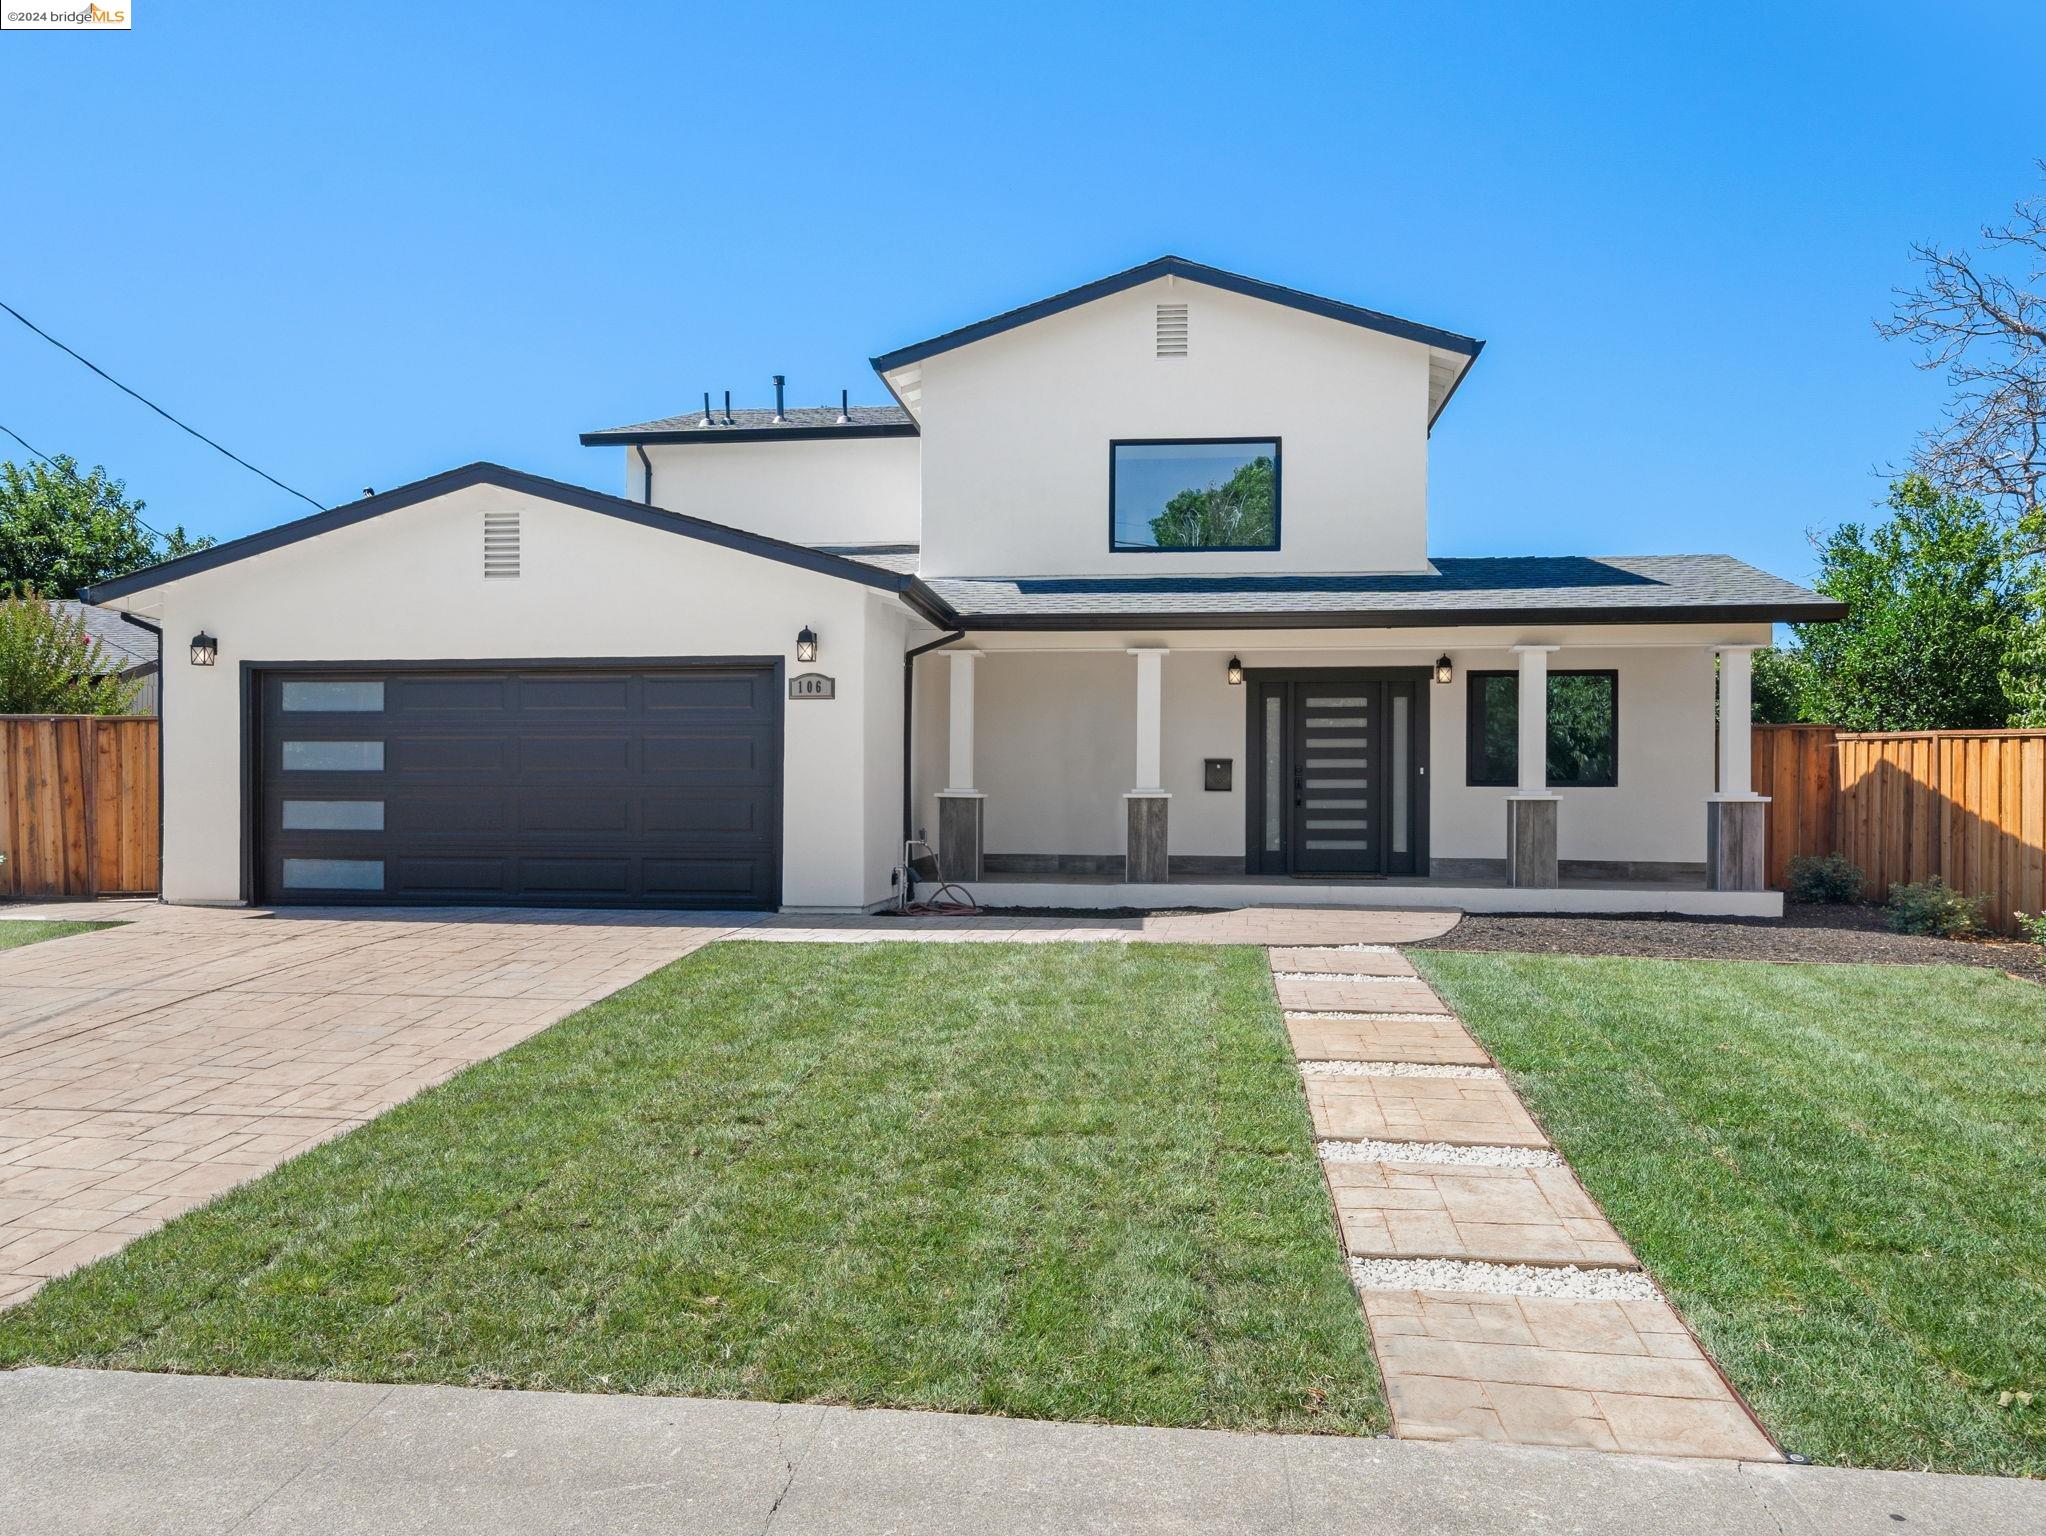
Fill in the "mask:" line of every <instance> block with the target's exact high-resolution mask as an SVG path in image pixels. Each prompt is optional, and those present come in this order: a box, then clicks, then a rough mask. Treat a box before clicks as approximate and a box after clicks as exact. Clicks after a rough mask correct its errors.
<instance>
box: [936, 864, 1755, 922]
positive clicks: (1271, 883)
mask: <svg viewBox="0 0 2046 1536" xmlns="http://www.w3.org/2000/svg"><path fill="white" fill-rule="evenodd" d="M973 893H974V895H975V896H976V897H978V898H979V900H980V903H981V904H982V905H983V906H985V907H994V908H1005V907H1044V908H1087V907H1099V908H1105V909H1114V908H1118V907H1135V908H1147V907H1274V906H1276V907H1354V908H1364V909H1368V910H1374V911H1386V910H1395V909H1397V910H1414V909H1424V910H1434V911H1454V912H1488V913H1496V912H1556V913H1578V914H1589V913H1598V914H1600V915H1610V914H1614V913H1627V914H1643V913H1670V914H1678V915H1682V916H1686V917H1781V916H1782V915H1783V893H1782V892H1781V891H1769V890H1753V891H1731V890H1713V889H1711V888H1710V887H1709V886H1708V885H1707V884H1706V881H1705V877H1704V875H1703V874H1702V873H1698V874H1690V875H1686V874H1670V875H1666V876H1661V877H1650V878H1645V879H1632V880H1628V879H1616V878H1612V877H1609V876H1606V877H1601V876H1596V875H1577V874H1569V873H1565V874H1562V875H1560V876H1559V877H1558V880H1557V883H1556V884H1555V885H1553V886H1546V887H1532V888H1531V887H1524V886H1516V885H1514V884H1512V882H1511V881H1510V880H1509V879H1508V878H1507V876H1506V875H1504V874H1503V873H1502V874H1499V875H1496V876H1492V877H1489V878H1488V877H1485V876H1482V875H1479V876H1473V875H1468V874H1466V875H1394V876H1388V877H1385V878H1383V879H1361V880H1335V879H1318V880H1310V879H1294V878H1290V877H1288V876H1284V875H1240V874H1239V875H1179V876H1176V877H1175V878H1173V879H1172V880H1170V881H1160V882H1153V883H1148V884H1133V883H1131V882H1129V881H1127V880H1124V879H1123V878H1122V877H1121V876H1120V875H1116V874H1099V875H1080V874H1071V873H1065V874H1057V875H1038V874H1014V873H1008V874H1003V873H996V874H988V873H983V874H982V875H981V877H980V879H978V880H976V881H975V882H973Z"/></svg>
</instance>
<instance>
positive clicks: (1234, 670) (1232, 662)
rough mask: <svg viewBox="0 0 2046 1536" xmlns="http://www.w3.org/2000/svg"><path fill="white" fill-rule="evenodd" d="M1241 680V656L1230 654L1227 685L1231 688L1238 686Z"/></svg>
mask: <svg viewBox="0 0 2046 1536" xmlns="http://www.w3.org/2000/svg"><path fill="white" fill-rule="evenodd" d="M1242 682H1243V658H1242V657H1241V656H1231V657H1230V658H1229V686H1230V687H1231V688H1235V687H1239V686H1240V685H1241V684H1242Z"/></svg>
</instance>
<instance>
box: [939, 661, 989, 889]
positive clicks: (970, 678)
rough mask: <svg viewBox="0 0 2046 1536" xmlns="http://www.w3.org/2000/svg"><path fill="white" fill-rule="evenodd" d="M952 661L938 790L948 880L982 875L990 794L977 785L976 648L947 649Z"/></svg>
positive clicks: (943, 862)
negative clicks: (946, 748)
mask: <svg viewBox="0 0 2046 1536" xmlns="http://www.w3.org/2000/svg"><path fill="white" fill-rule="evenodd" d="M944 654H945V655H946V656H947V657H949V658H950V660H951V665H952V707H951V712H950V717H949V723H950V726H951V740H950V746H951V763H950V767H949V768H948V769H947V773H948V776H949V777H948V782H947V784H946V786H945V788H943V789H941V790H939V791H938V873H939V874H940V875H942V876H943V877H944V878H945V879H947V880H978V879H979V878H980V877H981V852H982V849H981V842H982V813H983V810H984V808H985V806H986V804H987V796H986V795H985V794H983V793H982V792H981V791H980V790H978V789H975V788H974V787H973V683H974V666H975V664H976V663H977V662H978V661H979V660H980V652H979V651H975V650H964V651H946V652H945V653H944Z"/></svg>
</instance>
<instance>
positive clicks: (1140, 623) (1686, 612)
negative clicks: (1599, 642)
mask: <svg viewBox="0 0 2046 1536" xmlns="http://www.w3.org/2000/svg"><path fill="white" fill-rule="evenodd" d="M1846 617H1847V606H1846V604H1844V603H1803V604H1783V603H1710V604H1708V603H1700V604H1695V605H1691V606H1686V607H1669V606H1656V607H1631V608H1526V607H1521V608H1471V609H1462V610H1457V611H1453V612H1445V611H1442V610H1436V611H1434V612H1426V613H1424V612H1420V611H1417V610H1415V609H1410V608H1407V609H1352V610H1345V611H1329V610H1308V611H1305V612H1297V611H1296V612H1273V611H1270V610H1253V611H1245V612H1241V613H1094V612H1088V613H1046V614H1040V613H961V614H959V615H958V617H957V619H956V620H955V621H954V622H956V623H957V624H958V625H959V627H960V628H962V629H968V630H1003V629H1008V630H1057V629H1075V630H1099V629H1462V628H1469V627H1472V626H1490V625H1500V624H1820V623H1832V622H1835V621H1837V620H1840V619H1844V618H1846Z"/></svg>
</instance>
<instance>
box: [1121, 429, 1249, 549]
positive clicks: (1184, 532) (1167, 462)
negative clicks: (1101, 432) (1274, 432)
mask: <svg viewBox="0 0 2046 1536" xmlns="http://www.w3.org/2000/svg"><path fill="white" fill-rule="evenodd" d="M1108 451H1109V475H1108V543H1109V548H1110V549H1113V550H1126V551H1134V550H1175V549H1277V548H1278V547H1279V440H1278V439H1277V438H1274V437H1230V438H1198V439H1195V438H1177V439H1172V440H1169V441H1144V442H1118V443H1111V444H1109V449H1108Z"/></svg>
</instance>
